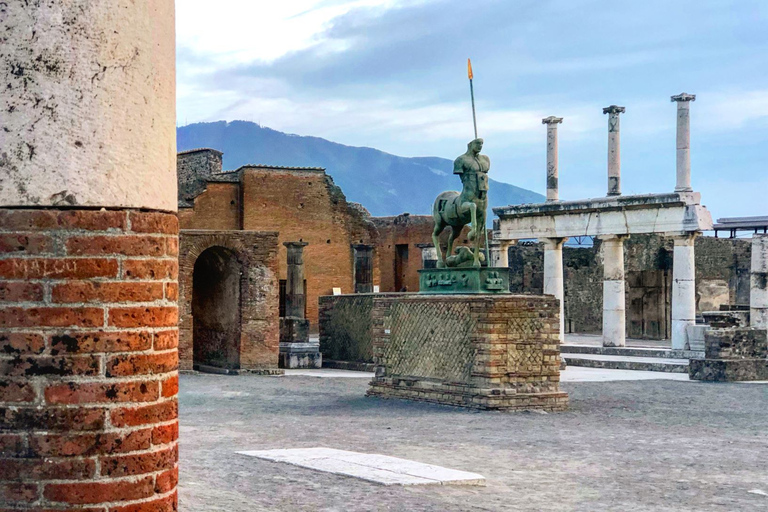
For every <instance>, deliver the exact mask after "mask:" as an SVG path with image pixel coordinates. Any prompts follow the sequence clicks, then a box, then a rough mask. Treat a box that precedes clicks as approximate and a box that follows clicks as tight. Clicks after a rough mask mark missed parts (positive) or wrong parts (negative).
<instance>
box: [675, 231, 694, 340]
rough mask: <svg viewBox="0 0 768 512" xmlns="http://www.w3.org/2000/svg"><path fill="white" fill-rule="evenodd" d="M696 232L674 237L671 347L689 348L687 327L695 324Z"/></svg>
mask: <svg viewBox="0 0 768 512" xmlns="http://www.w3.org/2000/svg"><path fill="white" fill-rule="evenodd" d="M695 240H696V234H695V233H691V234H686V235H683V236H676V237H674V243H675V247H674V253H673V256H672V257H673V260H672V348H673V349H676V350H686V349H688V348H689V343H688V327H689V326H692V325H696V260H695V258H694V242H695Z"/></svg>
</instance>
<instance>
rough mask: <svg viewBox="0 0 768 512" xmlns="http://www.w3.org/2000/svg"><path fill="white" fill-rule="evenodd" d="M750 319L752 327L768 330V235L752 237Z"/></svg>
mask: <svg viewBox="0 0 768 512" xmlns="http://www.w3.org/2000/svg"><path fill="white" fill-rule="evenodd" d="M749 318H750V325H751V326H752V327H757V328H758V329H768V235H757V234H756V235H754V236H753V237H752V277H751V286H750V292H749Z"/></svg>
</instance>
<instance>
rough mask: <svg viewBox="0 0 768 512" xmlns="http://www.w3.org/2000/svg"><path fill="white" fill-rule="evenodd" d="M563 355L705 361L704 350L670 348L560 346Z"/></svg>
mask: <svg viewBox="0 0 768 512" xmlns="http://www.w3.org/2000/svg"><path fill="white" fill-rule="evenodd" d="M560 353H562V354H595V355H604V356H622V357H660V358H663V359H703V358H704V350H703V347H702V350H671V349H668V348H650V347H648V348H644V347H600V346H595V345H577V344H570V345H560Z"/></svg>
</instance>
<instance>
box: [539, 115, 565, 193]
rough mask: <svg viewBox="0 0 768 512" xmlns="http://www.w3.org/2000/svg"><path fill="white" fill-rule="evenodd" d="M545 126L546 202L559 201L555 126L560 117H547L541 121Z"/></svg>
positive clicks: (560, 121)
mask: <svg viewBox="0 0 768 512" xmlns="http://www.w3.org/2000/svg"><path fill="white" fill-rule="evenodd" d="M541 122H542V124H545V125H547V202H552V201H557V200H558V199H559V197H560V196H559V192H558V189H559V185H558V155H557V153H558V145H557V125H558V124H560V123H562V122H563V118H562V117H555V116H549V117H545V118H544V119H542V120H541Z"/></svg>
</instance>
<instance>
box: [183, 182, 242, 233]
mask: <svg viewBox="0 0 768 512" xmlns="http://www.w3.org/2000/svg"><path fill="white" fill-rule="evenodd" d="M194 205H195V206H194V208H179V227H180V228H181V229H216V230H226V229H240V227H241V225H242V221H241V219H240V216H241V211H240V208H241V200H240V184H239V183H208V186H207V188H206V190H205V191H204V192H202V193H201V194H200V195H198V196H197V197H196V198H195V199H194Z"/></svg>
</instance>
